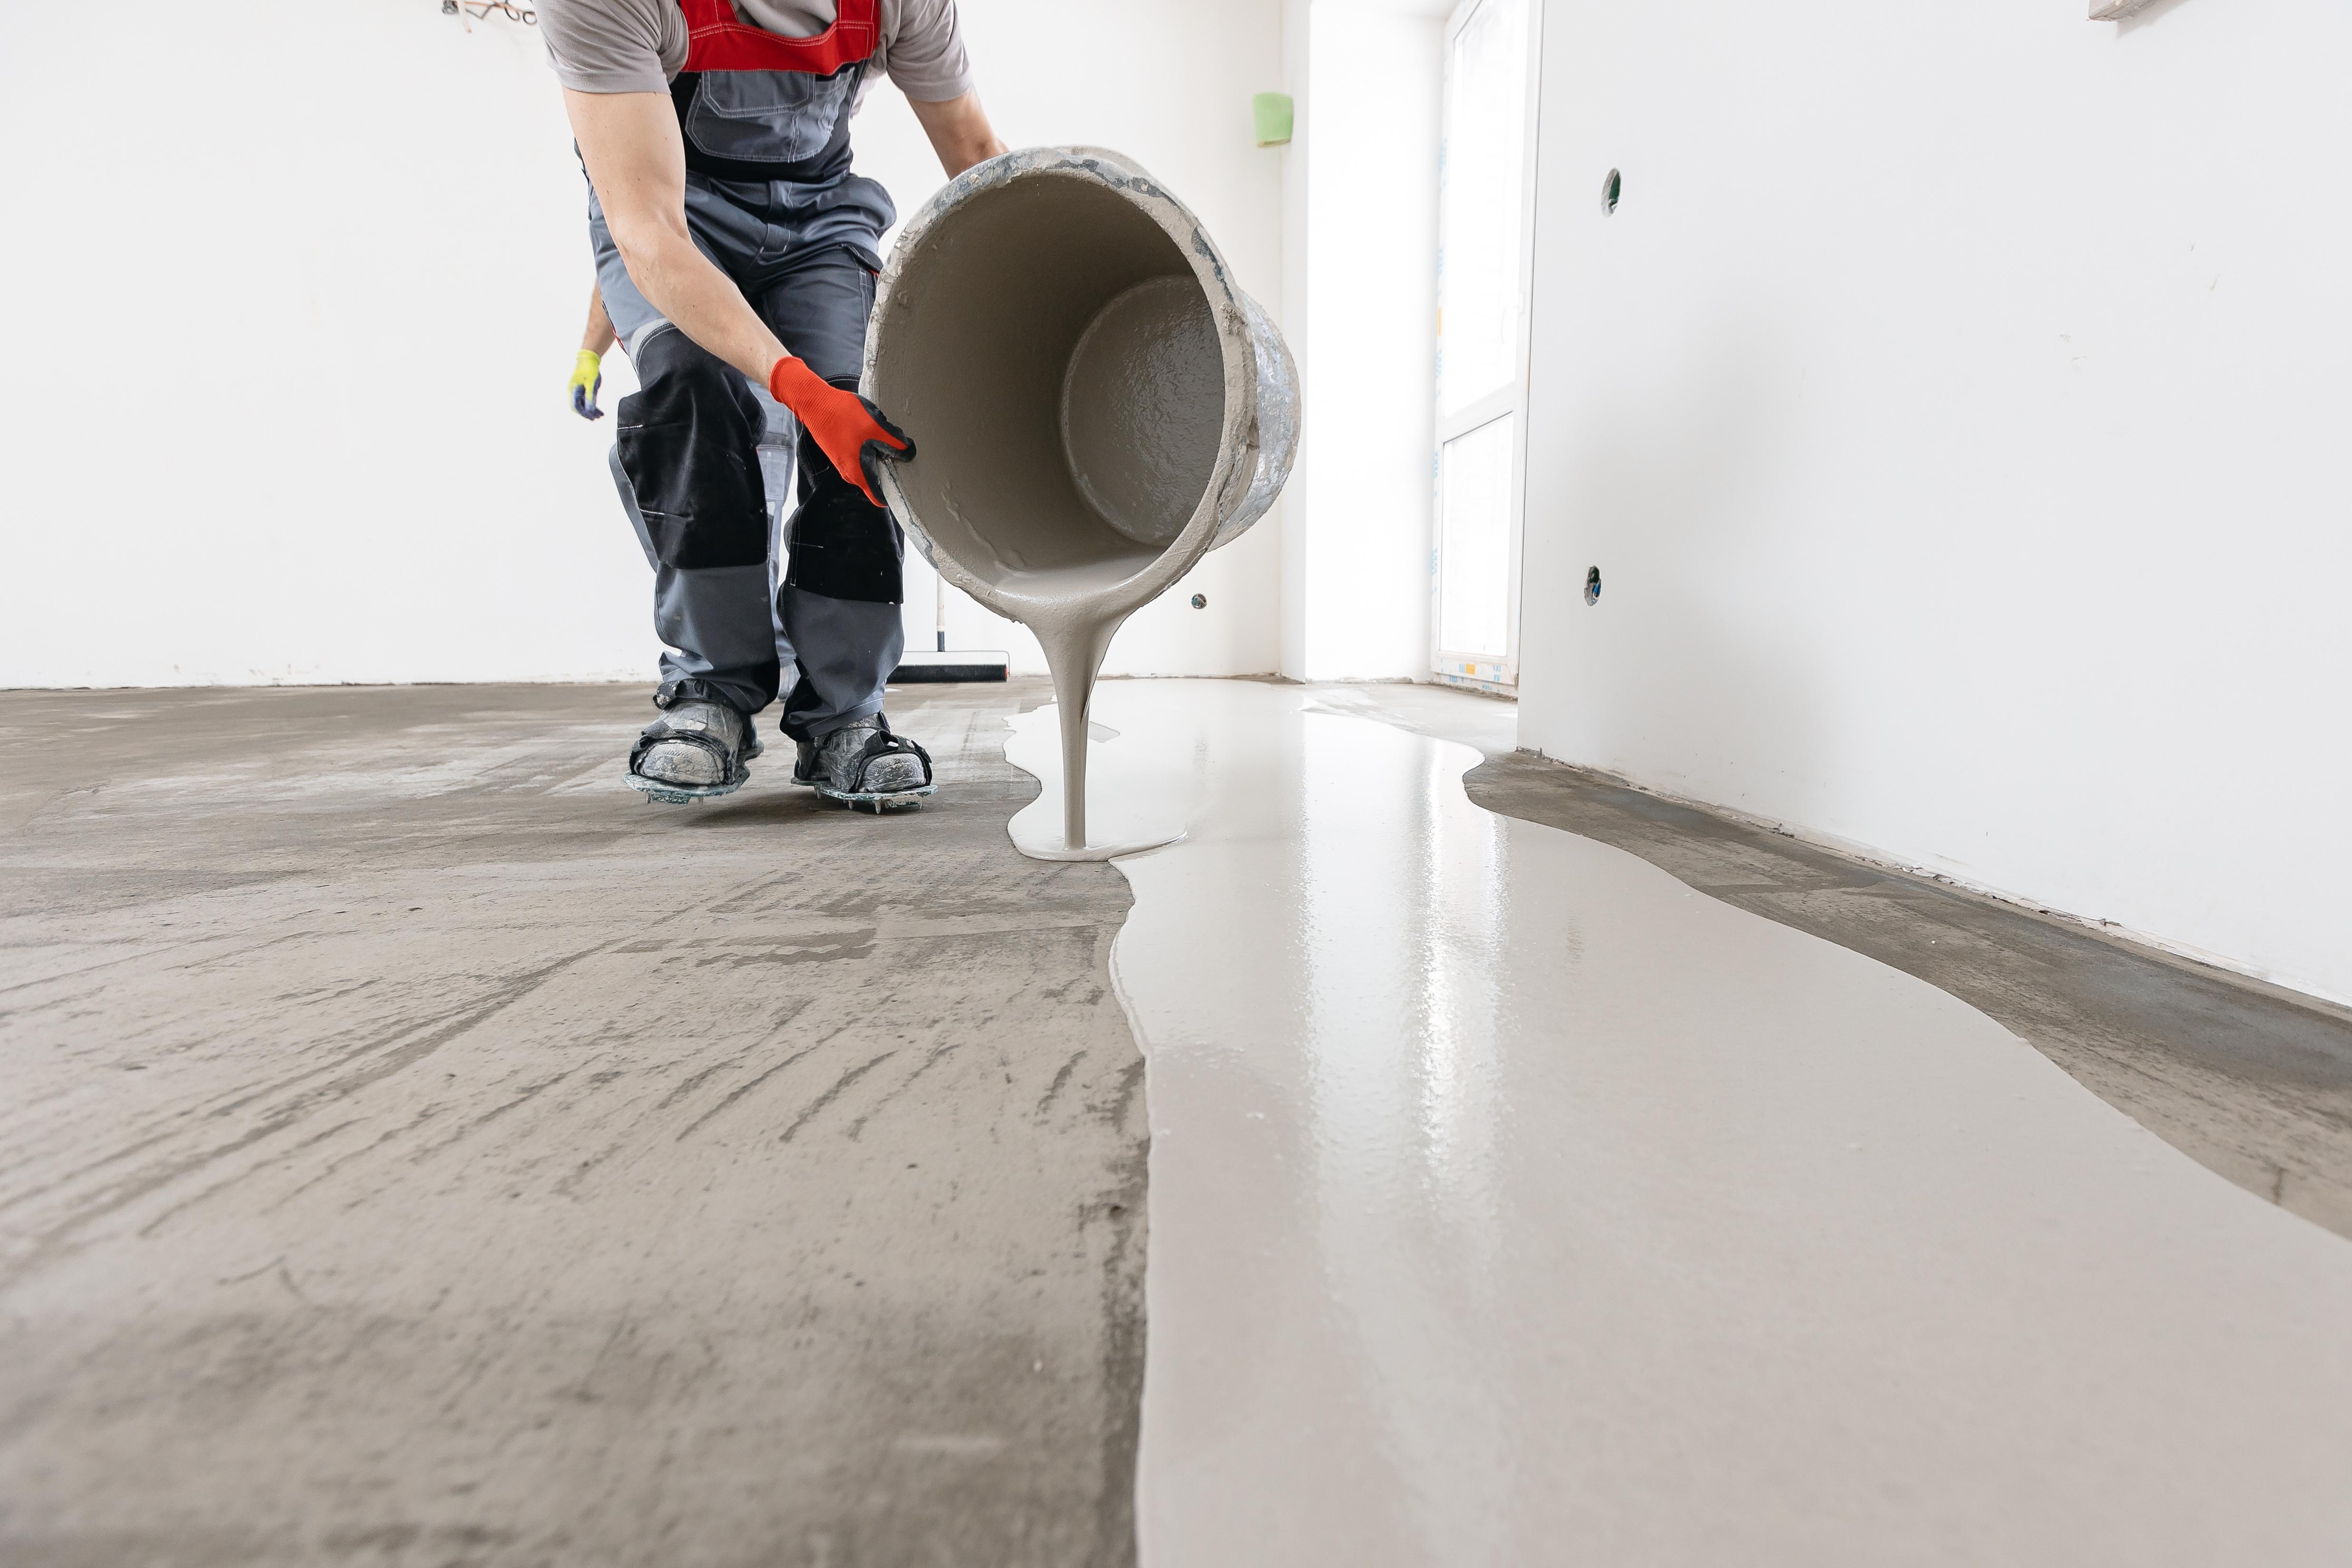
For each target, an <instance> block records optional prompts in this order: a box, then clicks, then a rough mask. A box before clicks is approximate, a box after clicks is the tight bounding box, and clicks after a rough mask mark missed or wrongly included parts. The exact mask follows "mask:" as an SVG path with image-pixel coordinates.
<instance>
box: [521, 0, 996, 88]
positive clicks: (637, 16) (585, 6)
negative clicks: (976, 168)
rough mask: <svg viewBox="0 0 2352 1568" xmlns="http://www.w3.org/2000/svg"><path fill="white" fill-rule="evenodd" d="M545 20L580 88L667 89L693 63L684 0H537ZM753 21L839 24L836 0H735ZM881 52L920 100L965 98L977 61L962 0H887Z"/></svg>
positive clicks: (880, 61)
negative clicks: (966, 48)
mask: <svg viewBox="0 0 2352 1568" xmlns="http://www.w3.org/2000/svg"><path fill="white" fill-rule="evenodd" d="M538 9H539V28H540V31H541V32H542V33H544V34H545V35H546V36H547V58H548V60H549V62H550V63H551V64H552V65H553V66H554V67H555V76H556V79H557V80H559V81H561V82H562V83H563V85H564V86H566V87H568V88H571V89H572V90H573V91H575V92H667V91H668V90H669V79H670V78H672V77H674V76H676V75H677V73H678V72H679V71H680V70H682V69H684V68H685V66H686V16H685V15H684V14H683V13H682V12H680V11H679V10H678V8H677V0H538ZM735 11H736V14H737V15H738V16H741V17H742V18H743V20H744V21H746V22H749V23H750V24H751V26H755V27H764V28H766V29H767V30H768V31H769V32H771V33H781V34H782V35H783V36H784V37H788V38H809V37H815V36H816V35H817V34H819V33H822V32H824V30H825V29H826V28H827V27H830V26H833V21H834V16H835V9H834V0H735ZM881 12H882V15H881V18H880V20H881V24H882V44H881V47H879V48H877V50H876V51H875V53H874V61H875V63H876V64H877V65H878V66H880V67H881V68H883V69H884V70H885V71H887V72H888V73H889V77H890V79H891V80H892V81H894V82H897V83H898V90H899V91H901V92H903V93H905V94H906V95H907V96H908V98H911V99H914V100H917V101H919V102H922V103H943V102H945V101H946V100H949V99H950V98H961V97H962V96H963V95H964V94H965V93H967V92H970V91H971V87H972V81H971V60H969V59H967V58H965V56H964V52H963V34H962V31H961V28H959V27H958V26H956V8H955V0H881Z"/></svg>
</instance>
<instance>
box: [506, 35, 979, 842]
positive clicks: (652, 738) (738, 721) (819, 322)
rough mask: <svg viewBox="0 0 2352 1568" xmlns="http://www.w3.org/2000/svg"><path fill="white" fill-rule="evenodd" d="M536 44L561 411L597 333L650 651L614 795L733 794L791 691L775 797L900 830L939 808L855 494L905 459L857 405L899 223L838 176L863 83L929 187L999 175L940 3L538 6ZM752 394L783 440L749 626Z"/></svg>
mask: <svg viewBox="0 0 2352 1568" xmlns="http://www.w3.org/2000/svg"><path fill="white" fill-rule="evenodd" d="M539 19H540V24H541V31H542V32H543V33H544V34H545V36H546V38H547V49H548V55H549V58H550V59H551V62H552V63H553V65H554V68H555V74H556V77H557V79H558V80H559V81H561V82H562V87H563V102H564V109H565V111H566V113H567V114H568V116H569V117H570V119H571V122H572V136H573V138H574V140H575V141H576V142H577V143H578V146H579V150H580V156H581V162H582V164H583V167H584V168H585V169H586V171H587V174H588V183H589V187H590V189H589V235H590V238H591V241H592V242H593V246H594V249H595V256H596V293H597V301H596V304H595V305H594V306H593V307H592V320H591V321H590V324H589V332H588V334H587V336H586V338H585V339H584V340H583V352H582V356H581V358H580V360H579V361H578V362H577V363H578V369H576V370H575V372H574V378H573V384H572V392H573V400H574V401H573V406H574V407H575V408H576V409H577V410H579V411H580V412H581V413H582V414H583V415H586V416H591V417H593V415H592V414H590V411H591V410H593V409H594V407H595V393H596V387H597V385H598V384H600V382H601V366H600V367H599V368H598V369H596V370H593V371H591V369H590V367H589V364H588V358H589V354H590V353H592V352H593V351H596V350H599V349H601V347H602V344H601V343H600V342H598V341H597V325H596V322H595V321H594V320H593V311H594V310H602V311H603V312H604V313H605V314H606V315H607V317H608V320H609V325H610V328H611V330H612V331H613V332H614V334H616V335H617V337H618V340H619V341H620V342H621V343H622V344H624V345H625V348H626V350H627V353H628V355H629V358H630V361H631V362H632V363H634V364H635V368H636V374H637V382H638V386H639V390H638V391H636V392H635V393H633V394H631V395H629V396H627V397H625V398H623V399H622V400H621V402H620V404H619V405H618V408H617V413H618V415H619V417H618V419H617V420H616V421H615V425H616V427H617V431H618V436H619V441H618V445H617V447H616V448H615V456H614V466H615V468H616V477H617V478H618V479H619V481H620V483H621V487H622V492H623V499H624V500H625V503H626V504H627V506H628V508H629V510H630V512H631V517H632V521H634V522H635V526H636V528H637V531H638V535H639V539H640V541H641V542H642V543H643V544H644V545H645V548H646V554H647V556H648V557H649V558H650V559H651V560H652V561H653V563H654V625H655V629H656V632H657V633H658V635H659V636H660V637H661V639H662V641H663V642H664V643H665V644H667V647H668V649H669V651H667V652H666V653H665V654H664V656H663V658H662V665H661V673H662V683H661V688H660V690H659V691H658V692H657V693H656V696H655V699H654V701H655V705H656V707H657V708H659V709H660V710H661V712H660V714H659V716H658V717H656V719H655V721H653V722H652V723H651V724H649V725H647V726H646V729H645V731H644V733H643V734H641V735H640V736H639V737H638V738H637V742H636V744H635V747H633V748H632V750H631V752H630V753H629V772H628V783H629V784H631V785H632V786H633V787H635V788H636V789H639V790H642V791H644V792H645V793H646V794H647V795H650V796H652V797H653V798H655V799H657V800H672V801H684V800H693V799H698V798H701V797H706V796H710V795H724V794H726V793H727V792H729V791H730V790H733V789H735V788H737V787H739V786H740V784H742V783H743V781H744V779H745V778H746V777H747V776H748V771H749V770H748V764H749V763H750V762H751V760H752V759H753V758H754V757H756V756H758V755H759V754H760V751H761V745H760V741H759V736H758V731H757V728H756V726H755V724H754V723H753V716H754V715H756V714H757V713H759V712H760V711H761V710H763V709H765V708H766V707H767V706H768V705H769V704H770V703H771V702H772V701H774V700H776V698H777V695H778V690H779V687H780V685H781V683H782V673H783V671H784V670H785V669H786V668H792V669H793V671H794V674H795V678H794V680H793V686H792V689H791V690H790V691H789V692H786V693H785V694H784V696H783V704H782V731H783V733H784V734H785V735H786V736H787V737H788V738H790V739H791V740H792V741H793V742H794V743H795V745H796V747H797V760H796V762H795V765H794V768H793V778H794V780H795V782H797V783H802V784H814V786H815V787H816V789H817V790H818V792H819V793H821V794H823V795H829V796H832V797H834V798H835V799H839V800H845V801H849V802H853V803H856V804H859V805H870V806H872V807H874V808H875V809H877V810H878V809H880V808H881V807H883V806H886V805H902V804H909V803H912V802H914V801H916V800H918V799H919V798H920V797H921V796H923V795H929V793H931V791H932V789H933V788H934V787H935V785H934V781H933V778H932V774H931V761H930V756H929V753H928V752H925V751H924V749H923V748H922V747H921V746H920V745H919V744H917V743H915V742H913V741H911V740H909V739H908V738H907V737H905V736H901V735H899V734H898V733H896V732H895V731H892V729H891V728H890V722H889V720H888V718H887V715H885V713H884V712H883V683H884V682H885V681H886V680H887V679H888V677H889V674H890V671H891V669H892V668H895V667H896V666H897V664H898V655H899V654H900V652H901V651H902V650H903V647H904V642H905V638H904V633H903V631H902V630H901V627H900V622H899V610H898V604H899V599H900V596H901V595H900V570H901V563H902V561H903V557H904V553H905V542H904V540H903V539H902V538H901V536H900V534H899V531H898V524H897V523H896V522H895V521H893V520H892V519H891V517H890V514H889V512H888V510H887V509H885V508H884V507H883V505H882V504H881V498H880V494H879V491H878V490H877V487H876V482H875V474H876V472H877V467H876V465H877V464H879V463H883V462H889V461H903V460H908V459H910V458H913V457H914V456H915V443H914V441H913V440H911V439H910V438H909V436H908V433H907V432H903V431H901V430H899V429H898V427H897V426H895V425H893V424H892V423H891V422H890V421H889V419H888V418H887V416H885V415H884V414H883V412H882V411H881V410H880V409H877V408H876V407H875V406H874V405H872V404H871V403H869V402H867V401H866V399H865V398H863V397H861V396H859V395H858V394H857V390H856V389H857V384H858V374H859V371H860V369H861V367H862V366H863V364H864V363H865V353H866V321H867V318H868V316H869V315H870V314H871V312H872V310H873V306H874V282H875V278H876V275H877V272H878V271H879V270H880V268H881V253H880V248H879V247H880V244H881V236H882V232H883V231H884V230H885V229H887V228H888V227H889V226H891V224H893V223H894V222H896V221H897V218H898V213H897V210H896V209H895V208H894V207H893V206H892V205H891V202H890V196H889V194H888V193H887V191H885V190H884V189H883V188H882V186H881V185H880V184H877V183H876V182H875V181H873V180H870V179H867V178H866V177H865V176H863V175H861V174H856V173H854V172H853V171H852V168H851V155H850V120H851V117H852V116H853V115H855V114H856V111H857V108H858V106H859V104H860V102H861V101H862V100H863V99H864V97H865V94H866V90H867V89H869V88H870V87H871V85H872V79H873V77H874V76H875V75H876V74H877V73H879V74H882V75H887V76H888V77H889V79H891V81H892V82H893V83H894V84H895V85H896V86H897V87H898V89H899V90H900V91H902V92H904V93H905V94H906V95H907V98H908V101H909V102H910V103H911V104H912V105H913V107H914V110H915V117H916V119H917V120H918V121H919V122H920V123H921V125H922V127H923V130H924V132H925V134H926V135H928V136H929V139H930V142H931V146H932V148H933V150H934V151H936V152H937V153H938V154H939V158H940V166H941V167H942V168H943V169H944V170H945V171H946V172H947V174H949V175H950V177H952V176H954V175H956V174H961V173H962V172H963V171H964V170H966V169H968V168H970V167H971V166H972V165H973V164H975V163H980V162H982V160H983V159H987V158H991V157H994V156H995V155H997V154H998V153H1003V151H1004V150H1005V149H1004V144H1003V142H1000V141H999V140H998V139H997V136H996V132H995V131H994V130H993V128H992V127H991V125H990V124H989V121H988V116H987V113H986V111H985V110H983V109H982V107H981V102H980V98H979V95H978V93H977V92H975V91H974V90H973V87H972V79H971V66H970V63H969V61H968V60H967V58H966V56H965V52H964V47H963V41H962V37H961V31H960V28H959V26H958V22H957V18H956V10H955V4H954V0H738V3H737V4H735V5H730V0H540V5H539ZM598 357H599V359H600V361H601V354H599V355H598ZM583 374H585V375H586V376H587V377H588V379H587V380H586V382H585V384H583V382H582V380H581V377H582V376H583ZM753 386H758V387H761V388H763V389H764V390H765V391H766V392H767V393H768V394H769V395H771V396H772V399H773V400H774V403H775V404H777V405H782V409H784V410H787V411H789V413H790V414H791V416H793V420H794V421H795V422H796V423H797V426H798V437H797V440H796V447H795V457H796V463H795V467H796V469H797V474H798V479H797V482H796V485H795V489H796V491H797V500H798V503H799V504H798V506H797V508H796V509H795V510H793V514H792V516H791V518H790V520H789V521H788V523H787V524H786V526H785V528H784V529H783V530H782V533H783V536H784V542H785V545H786V548H787V551H788V553H787V556H786V559H785V562H784V563H783V567H782V572H781V582H780V583H779V584H778V585H777V586H776V588H775V596H774V599H773V601H772V602H771V600H770V597H769V583H770V554H771V539H770V531H769V528H768V521H767V512H766V504H765V503H766V495H765V491H764V489H763V488H762V481H761V464H760V461H759V458H758V456H757V448H758V446H759V443H760V440H761V435H762V433H763V431H764V429H765V427H766V413H765V409H764V407H763V405H762V403H761V400H760V399H759V398H758V397H756V396H755V395H753V393H752V391H751V388H752V387H753Z"/></svg>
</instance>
